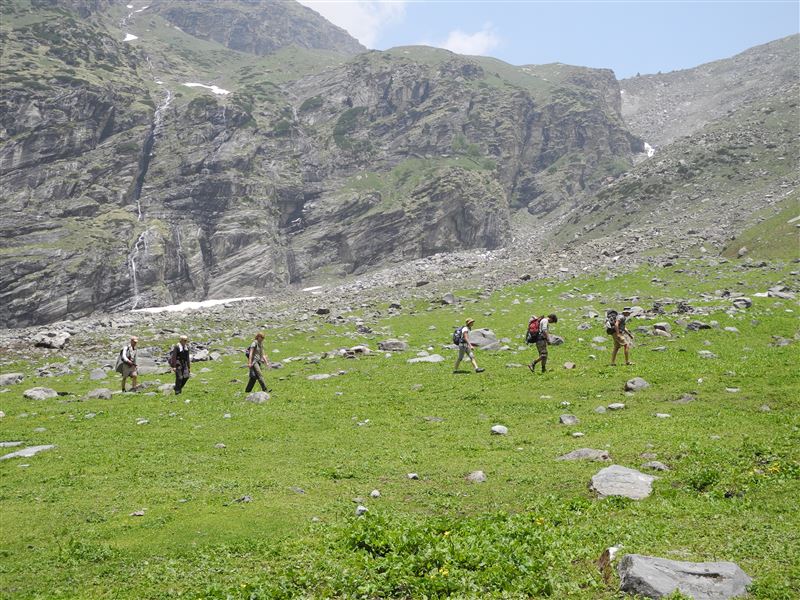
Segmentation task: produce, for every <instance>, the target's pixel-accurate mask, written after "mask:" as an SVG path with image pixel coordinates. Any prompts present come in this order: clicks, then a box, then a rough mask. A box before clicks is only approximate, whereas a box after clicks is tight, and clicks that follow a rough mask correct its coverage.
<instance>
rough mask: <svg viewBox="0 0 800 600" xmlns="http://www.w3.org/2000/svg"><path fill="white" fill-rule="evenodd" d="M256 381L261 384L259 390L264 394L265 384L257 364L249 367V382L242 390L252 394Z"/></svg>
mask: <svg viewBox="0 0 800 600" xmlns="http://www.w3.org/2000/svg"><path fill="white" fill-rule="evenodd" d="M256 381H257V382H258V383H259V384H261V390H262V391H264V392H266V391H267V383H266V382H265V381H264V376H263V375H262V374H261V367H259V366H258V365H257V364H254V365H253V366H252V367H250V381H248V382H247V387H246V388H244V391H245V392H252V391H253V386H254V385H255V384H256Z"/></svg>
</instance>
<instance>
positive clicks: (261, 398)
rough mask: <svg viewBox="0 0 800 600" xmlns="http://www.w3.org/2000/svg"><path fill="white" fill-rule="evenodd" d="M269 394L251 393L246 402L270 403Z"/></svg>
mask: <svg viewBox="0 0 800 600" xmlns="http://www.w3.org/2000/svg"><path fill="white" fill-rule="evenodd" d="M269 398H270V396H269V394H268V393H267V392H251V393H249V394H247V397H246V398H245V400H246V401H247V402H252V403H253V404H265V403H266V402H269Z"/></svg>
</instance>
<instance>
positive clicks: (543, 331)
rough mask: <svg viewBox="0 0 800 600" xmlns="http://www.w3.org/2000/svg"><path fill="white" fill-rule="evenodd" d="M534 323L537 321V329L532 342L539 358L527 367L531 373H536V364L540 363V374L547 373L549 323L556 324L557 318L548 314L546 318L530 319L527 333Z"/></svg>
mask: <svg viewBox="0 0 800 600" xmlns="http://www.w3.org/2000/svg"><path fill="white" fill-rule="evenodd" d="M534 321H538V323H539V327H538V328H537V329H536V339H534V340H533V342H535V343H536V351H537V352H538V353H539V358H537V359H536V360H534V361H533V362H532V363H531V364H529V365H528V368H529V369H530V370H531V373H535V372H536V363H542V373H545V372H547V345H548V344H549V343H550V333H549V330H550V324H551V323H558V317H557V316H556V315H555V314H549V315H547V316H546V317H539V318H538V319H536V317H534V318H533V319H531V323H528V331H530V330H531V324H532V323H534Z"/></svg>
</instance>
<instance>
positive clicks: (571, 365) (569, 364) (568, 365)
mask: <svg viewBox="0 0 800 600" xmlns="http://www.w3.org/2000/svg"><path fill="white" fill-rule="evenodd" d="M564 368H565V369H574V368H575V363H574V362H565V363H564Z"/></svg>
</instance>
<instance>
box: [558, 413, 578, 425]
mask: <svg viewBox="0 0 800 600" xmlns="http://www.w3.org/2000/svg"><path fill="white" fill-rule="evenodd" d="M558 420H559V422H560V423H561V424H562V425H577V424H578V423H579V421H578V417H576V416H575V415H561V416H560V417H559V418H558Z"/></svg>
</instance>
